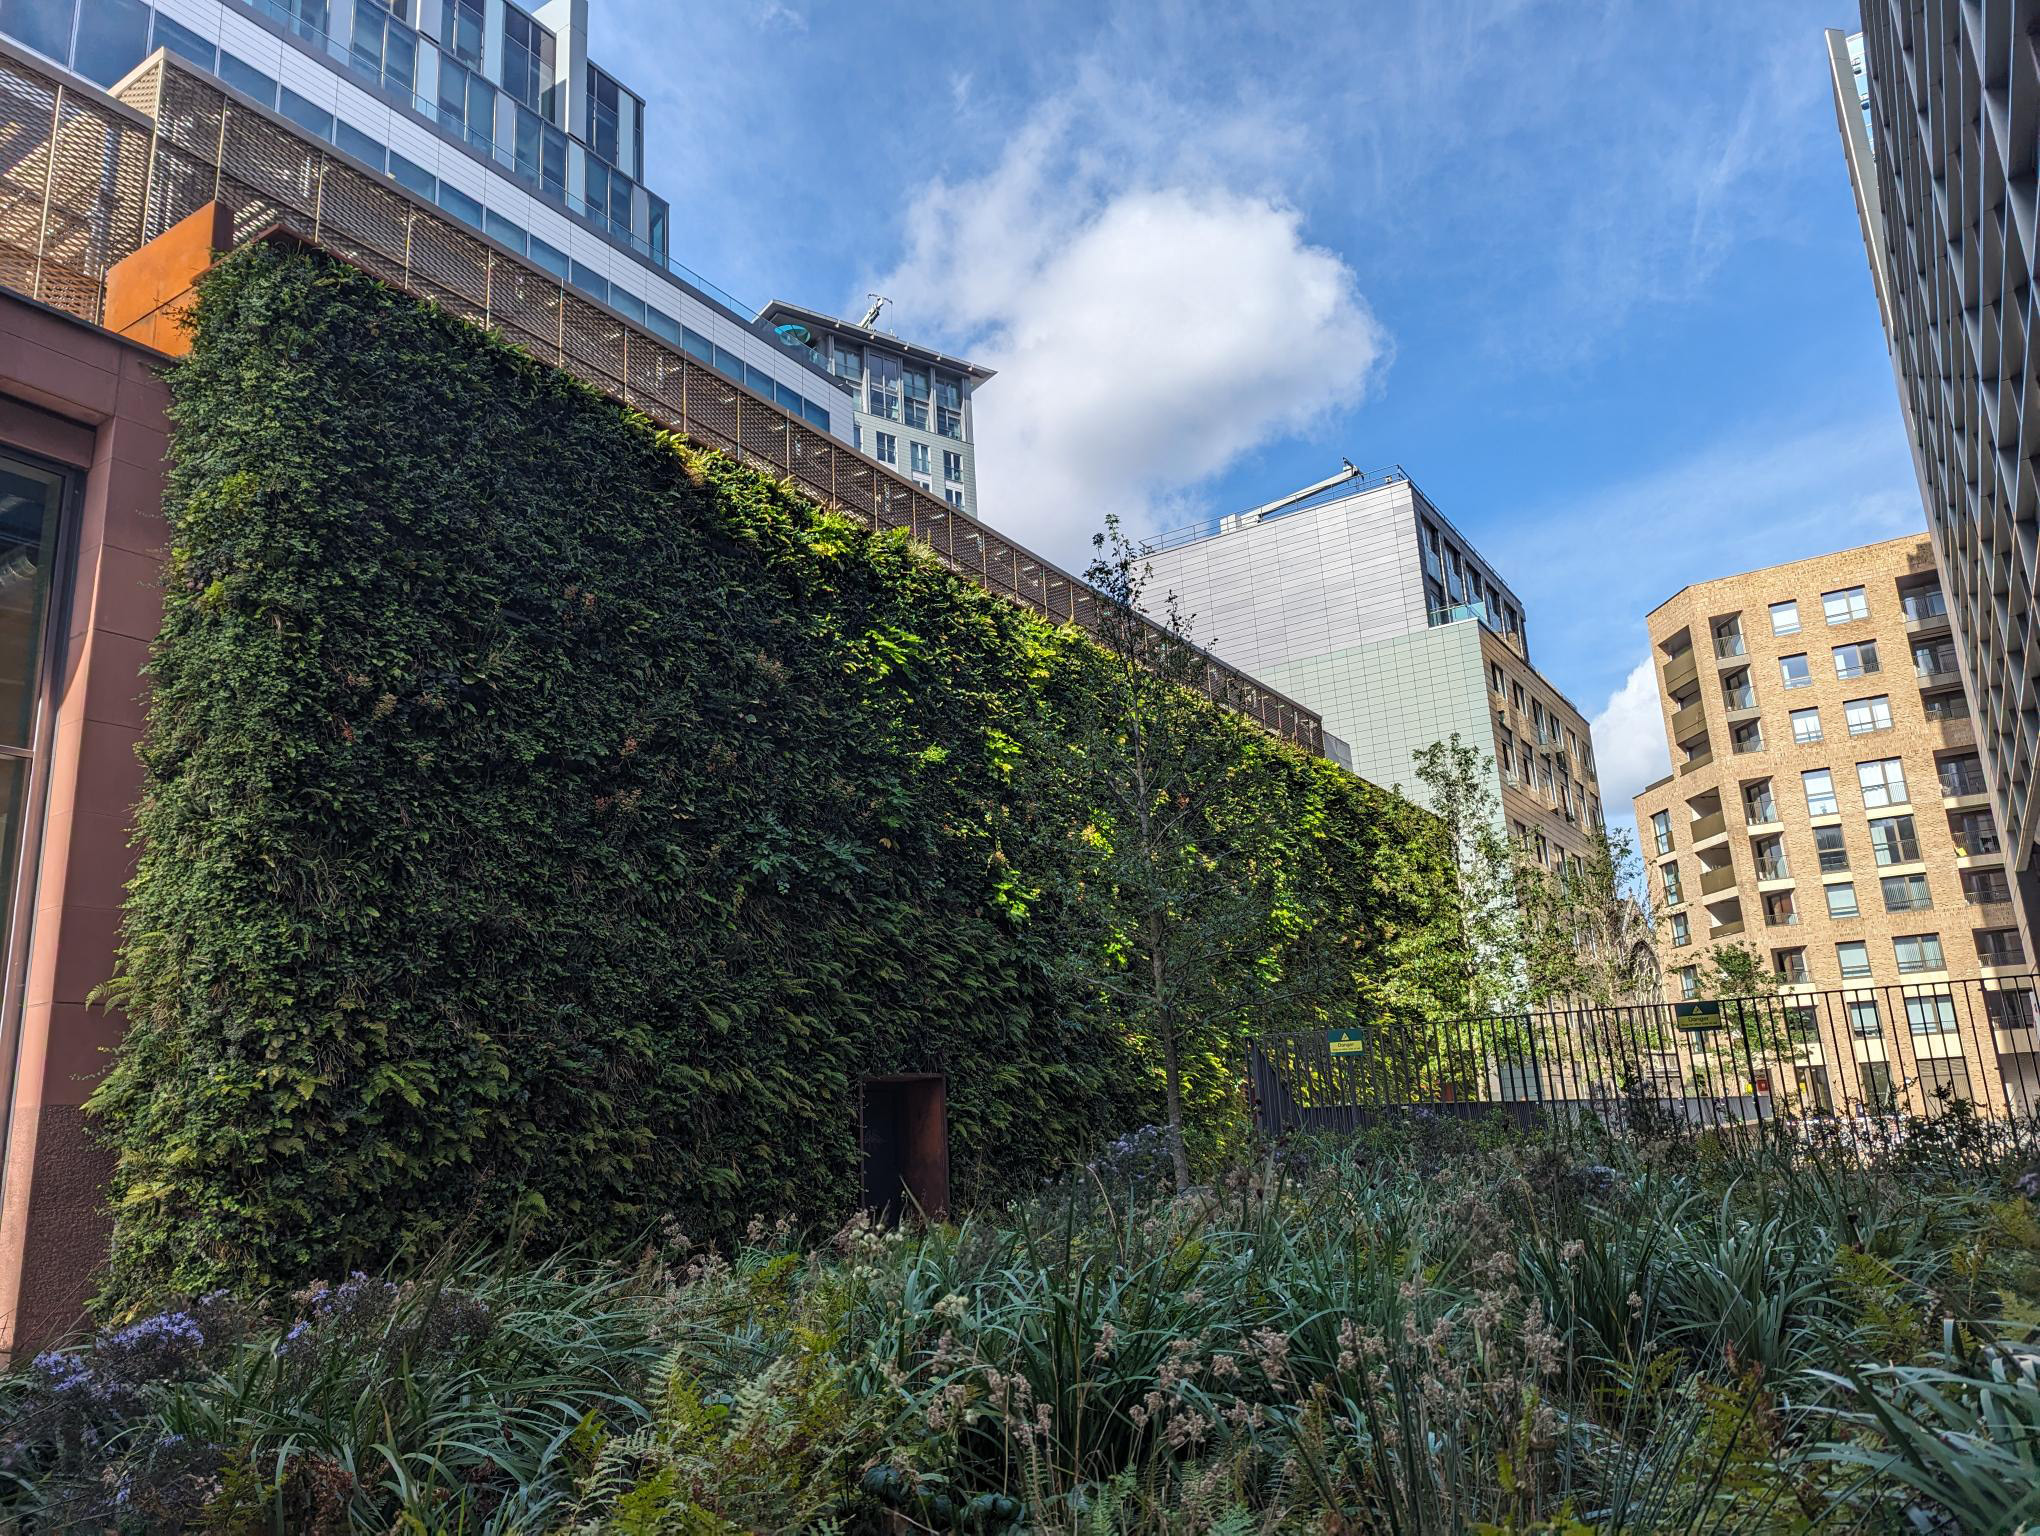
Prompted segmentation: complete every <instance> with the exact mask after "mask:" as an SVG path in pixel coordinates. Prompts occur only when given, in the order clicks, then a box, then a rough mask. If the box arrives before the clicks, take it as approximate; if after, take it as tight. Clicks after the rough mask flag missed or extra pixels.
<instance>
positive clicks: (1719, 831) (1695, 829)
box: [1687, 811, 1728, 849]
mask: <svg viewBox="0 0 2040 1536" xmlns="http://www.w3.org/2000/svg"><path fill="white" fill-rule="evenodd" d="M1687 832H1688V834H1689V841H1690V842H1691V845H1692V846H1693V847H1694V848H1695V849H1700V848H1706V847H1709V846H1711V845H1712V844H1714V843H1718V842H1720V841H1722V839H1724V838H1726V837H1727V836H1728V818H1727V817H1726V816H1724V815H1722V813H1721V812H1719V811H1715V812H1713V813H1712V814H1711V815H1707V816H1702V817H1699V818H1697V819H1696V820H1695V821H1693V822H1692V823H1691V824H1690V825H1689V826H1688V827H1687Z"/></svg>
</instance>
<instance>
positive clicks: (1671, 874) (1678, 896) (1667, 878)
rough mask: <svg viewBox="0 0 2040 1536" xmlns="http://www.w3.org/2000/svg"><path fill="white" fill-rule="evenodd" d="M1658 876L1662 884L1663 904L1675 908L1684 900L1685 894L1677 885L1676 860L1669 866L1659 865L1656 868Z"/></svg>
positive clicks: (1677, 869)
mask: <svg viewBox="0 0 2040 1536" xmlns="http://www.w3.org/2000/svg"><path fill="white" fill-rule="evenodd" d="M1658 876H1659V878H1660V880H1662V882H1663V884H1664V888H1665V902H1666V904H1667V905H1669V906H1677V905H1678V904H1679V903H1680V902H1682V901H1684V900H1685V899H1686V893H1685V891H1684V889H1683V887H1682V886H1681V885H1680V883H1679V865H1678V861H1677V860H1674V861H1673V862H1671V863H1669V864H1663V865H1660V866H1659V867H1658Z"/></svg>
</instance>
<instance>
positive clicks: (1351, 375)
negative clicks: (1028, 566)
mask: <svg viewBox="0 0 2040 1536" xmlns="http://www.w3.org/2000/svg"><path fill="white" fill-rule="evenodd" d="M1108 99H1109V101H1110V107H1109V108H1107V107H1106V105H1105V103H1106V101H1107V100H1108ZM1151 109H1152V110H1151ZM1292 138H1293V135H1291V134H1290V132H1289V131H1288V130H1287V129H1284V128H1282V127H1281V126H1280V125H1267V124H1262V123H1259V122H1258V121H1256V120H1250V119H1249V118H1248V117H1247V116H1246V115H1245V114H1233V115H1230V116H1228V115H1227V114H1224V113H1217V114H1213V115H1211V116H1209V117H1207V118H1203V119H1198V120H1195V121H1192V120H1188V119H1185V118H1182V117H1180V116H1177V115H1175V114H1174V113H1173V112H1172V111H1171V110H1170V109H1168V108H1167V107H1166V106H1161V107H1159V108H1157V107H1156V105H1155V104H1154V103H1144V102H1142V101H1140V100H1137V99H1136V100H1128V99H1126V92H1125V91H1124V90H1121V89H1118V88H1107V87H1106V86H1105V85H1104V84H1103V83H1102V82H1097V81H1091V82H1087V83H1086V84H1085V85H1083V86H1080V87H1079V88H1076V89H1075V90H1073V91H1072V92H1069V93H1066V94H1065V95H1063V96H1060V97H1057V98H1054V99H1052V100H1050V101H1049V102H1047V103H1045V104H1044V105H1043V106H1042V107H1040V108H1039V109H1037V110H1036V111H1035V112H1034V113H1033V114H1032V115H1031V116H1030V117H1029V118H1028V119H1027V120H1026V121H1025V122H1024V123H1023V125H1022V127H1021V129H1020V131H1019V133H1018V134H1017V135H1016V136H1015V138H1014V139H1013V141H1012V142H1011V144H1010V145H1009V146H1008V148H1007V150H1006V153H1005V154H1004V156H1003V157H1002V158H1001V159H1000V161H999V162H998V164H997V165H996V166H995V167H993V168H992V169H991V170H990V171H988V172H987V173H986V174H984V175H983V176H980V177H978V178H975V179H973V180H969V181H964V182H960V183H956V184H947V183H944V184H938V185H937V186H936V187H935V188H934V189H933V190H932V192H931V193H930V194H929V195H927V196H925V197H923V198H921V199H919V200H917V203H916V206H915V209H914V211H913V213H912V214H911V216H910V217H909V220H908V245H907V254H906V256H905V258H904V259H903V261H902V262H901V263H900V265H899V267H898V268H897V269H896V270H895V271H893V272H892V273H890V274H888V275H887V276H886V277H884V278H883V279H881V280H880V283H879V286H880V288H881V290H882V291H884V292H886V293H888V294H890V295H891V296H892V297H893V299H894V301H895V308H896V310H897V312H898V314H899V323H900V325H901V326H902V328H903V329H910V330H911V331H912V333H914V334H916V335H926V334H928V333H929V332H931V331H933V332H935V333H937V334H940V335H944V336H947V337H949V338H951V340H952V344H953V345H954V346H956V347H957V348H958V349H959V350H962V351H965V352H966V353H967V355H969V356H971V357H973V358H975V359H976V360H978V361H981V362H983V363H985V364H986V365H987V366H989V367H992V368H995V369H997V370H998V373H999V377H998V378H996V379H994V380H993V381H992V382H991V383H990V384H988V385H987V386H985V392H984V397H983V405H982V409H981V412H980V414H979V417H978V422H977V429H978V430H977V445H978V464H979V469H978V486H979V495H980V498H981V501H982V505H983V512H984V515H985V516H986V518H987V519H988V520H989V521H991V522H993V523H995V524H997V525H999V526H1001V527H1004V528H1007V529H1009V530H1010V531H1012V532H1013V533H1014V534H1015V535H1016V536H1018V537H1021V538H1023V539H1025V540H1027V541H1029V542H1030V543H1032V544H1033V545H1034V546H1035V547H1037V548H1038V549H1040V550H1041V552H1042V553H1044V554H1046V555H1048V556H1050V557H1051V558H1055V559H1060V560H1062V561H1064V562H1066V563H1070V564H1075V565H1078V566H1081V564H1082V563H1083V561H1084V559H1085V558H1086V557H1087V552H1088V544H1089V538H1090V535H1091V534H1092V532H1094V531H1095V530H1096V529H1097V528H1098V527H1099V526H1100V524H1101V523H1102V522H1103V520H1104V517H1105V515H1106V514H1107V513H1108V512H1116V513H1118V514H1119V515H1120V517H1121V518H1122V519H1123V520H1124V521H1125V522H1126V523H1127V524H1128V526H1129V527H1130V528H1131V529H1133V530H1135V531H1140V530H1142V529H1146V528H1153V527H1154V526H1156V525H1157V524H1158V523H1159V522H1161V521H1165V520H1167V518H1168V516H1170V515H1172V514H1173V515H1182V514H1181V503H1182V499H1183V498H1185V497H1186V496H1188V495H1190V494H1192V493H1194V492H1195V490H1196V488H1197V487H1198V486H1199V485H1200V484H1202V483H1203V482H1205V481H1207V480H1208V479H1210V477H1212V476H1214V475H1216V474H1217V473H1219V472H1220V471H1221V470H1223V469H1224V468H1226V467H1227V466H1228V465H1230V464H1232V463H1233V462H1235V461H1236V460H1237V459H1239V458H1240V457H1241V456H1242V455H1244V454H1246V453H1248V452H1250V451H1252V450H1254V449H1256V448H1258V447H1261V446H1262V445H1264V444H1267V443H1269V442H1272V441H1274V440H1277V439H1279V438H1281V437H1283V436H1285V435H1288V434H1291V433H1294V432H1298V431H1302V430H1305V429H1307V428H1308V427H1309V426H1310V425H1311V424H1312V423H1314V422H1315V421H1317V420H1318V419H1319V418H1320V417H1322V416H1323V415H1324V414H1325V413H1327V412H1328V411H1331V410H1333V409H1335V408H1338V407H1341V406H1346V405H1351V404H1353V403H1355V402H1356V401H1358V400H1359V399H1360V398H1361V397H1362V396H1363V395H1364V394H1365V393H1366V391H1367V388H1368V386H1369V384H1370V383H1371V381H1372V380H1373V379H1374V377H1375V376H1376V374H1377V373H1378V372H1379V370H1380V369H1381V367H1382V366H1383V365H1384V364H1385V362H1386V359H1387V356H1388V352H1389V346H1388V341H1387V338H1386V336H1385V334H1384V332H1383V331H1382V329H1381V327H1380V326H1379V325H1378V324H1377V323H1376V321H1375V319H1374V316H1373V314H1372V312H1371V311H1370V310H1369V309H1368V306H1367V303H1366V300H1365V299H1364V298H1363V297H1362V296H1361V293H1360V291H1359V286H1358V283H1357V281H1356V279H1355V276H1354V274H1353V271H1352V269H1351V268H1350V267H1348V266H1347V265H1346V263H1345V262H1344V261H1343V260H1342V259H1341V258H1340V257H1339V256H1338V255H1336V254H1335V253H1333V252H1331V251H1328V250H1325V249H1323V248H1321V247H1318V246H1315V245H1312V244H1311V243H1310V242H1309V241H1308V239H1307V238H1306V237H1305V235H1304V232H1303V221H1302V217H1301V215H1300V214H1298V213H1297V212H1296V210H1295V209H1294V208H1292V207H1290V206H1289V205H1288V204H1287V203H1286V202H1285V201H1284V200H1283V199H1282V198H1281V196H1280V195H1279V194H1278V193H1277V192H1274V191H1272V190H1269V189H1268V187H1267V186H1266V182H1267V179H1268V176H1269V167H1270V156H1271V146H1272V145H1274V144H1282V143H1288V142H1290V141H1291V140H1292Z"/></svg>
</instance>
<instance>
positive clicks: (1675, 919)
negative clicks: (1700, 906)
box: [1672, 912, 1693, 948]
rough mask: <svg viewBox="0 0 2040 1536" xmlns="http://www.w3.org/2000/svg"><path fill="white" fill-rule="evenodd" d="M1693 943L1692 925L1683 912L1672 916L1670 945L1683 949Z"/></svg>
mask: <svg viewBox="0 0 2040 1536" xmlns="http://www.w3.org/2000/svg"><path fill="white" fill-rule="evenodd" d="M1692 942H1693V925H1692V923H1691V922H1690V921H1689V920H1688V919H1687V917H1686V914H1685V913H1683V912H1674V913H1673V914H1672V943H1673V944H1674V945H1677V946H1679V947H1680V948H1684V947H1685V946H1686V945H1688V944H1690V943H1692Z"/></svg>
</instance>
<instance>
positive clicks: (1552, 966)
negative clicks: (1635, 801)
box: [1516, 830, 1661, 1008]
mask: <svg viewBox="0 0 2040 1536" xmlns="http://www.w3.org/2000/svg"><path fill="white" fill-rule="evenodd" d="M1518 854H1519V859H1520V866H1519V868H1518V871H1517V877H1516V895H1517V903H1518V907H1519V910H1520V914H1521V918H1520V921H1521V930H1522V935H1523V959H1524V967H1525V970H1526V973H1527V977H1528V986H1529V991H1530V995H1531V997H1532V999H1533V1000H1534V1001H1536V1002H1538V1003H1557V1002H1569V1003H1573V1004H1586V1005H1591V1006H1595V1007H1602V1008H1607V1007H1616V1006H1620V1005H1623V1004H1631V1003H1642V1002H1649V1001H1652V1000H1654V999H1655V997H1656V996H1657V992H1658V987H1659V985H1660V980H1661V977H1660V972H1659V969H1658V962H1657V952H1656V947H1655V945H1654V943H1653V937H1654V935H1653V932H1652V924H1651V920H1650V915H1649V913H1648V912H1647V911H1646V909H1645V908H1644V906H1643V904H1642V902H1641V901H1639V900H1638V899H1637V895H1636V892H1638V891H1639V890H1640V889H1642V886H1643V871H1642V864H1641V861H1640V860H1639V859H1638V858H1637V855H1636V845H1635V844H1634V843H1633V842H1632V841H1631V840H1630V837H1629V834H1628V833H1627V832H1622V831H1617V832H1613V833H1610V832H1608V831H1606V830H1600V831H1596V832H1595V833H1593V834H1592V836H1590V837H1589V838H1588V840H1587V852H1586V855H1585V856H1584V857H1583V858H1581V859H1579V860H1578V861H1577V862H1575V861H1572V860H1568V861H1567V862H1566V863H1565V865H1564V867H1563V868H1560V869H1556V870H1552V869H1544V868H1540V867H1539V866H1538V865H1537V864H1536V863H1535V862H1534V861H1533V860H1530V859H1528V858H1522V857H1521V851H1520V850H1518Z"/></svg>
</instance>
